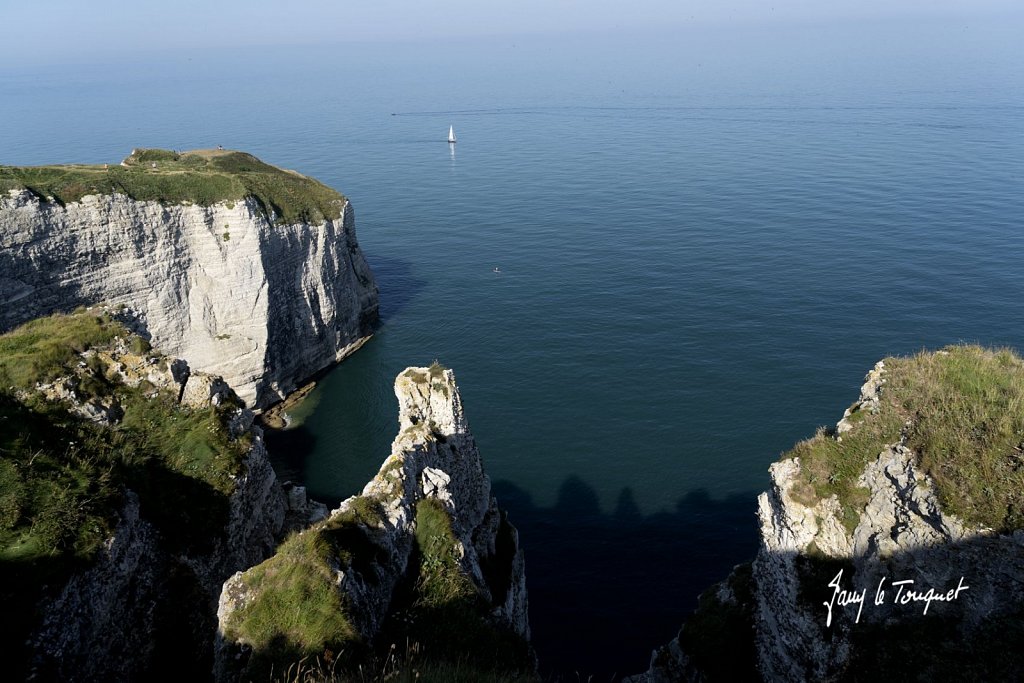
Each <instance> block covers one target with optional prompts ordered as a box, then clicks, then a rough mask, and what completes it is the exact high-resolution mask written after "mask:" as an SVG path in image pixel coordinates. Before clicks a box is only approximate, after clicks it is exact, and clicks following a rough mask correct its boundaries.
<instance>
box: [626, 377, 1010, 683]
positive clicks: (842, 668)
mask: <svg viewBox="0 0 1024 683" xmlns="http://www.w3.org/2000/svg"><path fill="white" fill-rule="evenodd" d="M884 390H885V366H884V363H881V362H880V363H878V364H877V365H876V366H875V368H874V369H873V370H872V371H871V372H870V373H869V374H868V375H867V377H866V381H865V384H864V386H863V387H862V388H861V395H860V398H859V400H858V401H857V402H856V403H855V404H854V406H852V407H851V408H850V409H849V410H847V411H846V414H845V415H844V416H843V419H842V420H840V422H839V423H838V425H837V428H836V430H835V434H836V438H840V439H841V438H843V436H842V435H844V434H847V433H849V432H851V431H852V430H855V429H857V426H856V424H854V423H852V422H851V421H850V420H848V419H847V418H848V417H849V416H850V414H851V413H852V412H854V411H857V410H873V409H874V407H875V406H877V404H878V400H879V395H880V393H881V392H883V391H884ZM917 462H918V458H917V456H916V454H915V453H914V452H913V451H912V450H911V449H909V448H908V447H907V445H906V443H905V441H904V440H903V439H900V440H899V441H898V442H896V443H892V444H889V445H887V446H886V447H885V448H884V449H883V450H882V451H881V452H880V453H879V454H878V456H877V457H876V458H874V459H873V460H872V461H870V462H869V463H868V465H867V466H866V467H865V468H864V470H863V472H862V473H861V475H860V478H859V480H858V484H859V486H860V487H863V488H864V489H866V490H867V503H866V506H865V507H864V509H863V511H861V513H860V517H859V521H858V522H857V524H856V526H855V528H853V529H852V530H850V529H849V528H847V526H845V525H844V524H843V522H842V521H841V515H842V508H841V506H840V504H839V501H838V500H837V499H836V497H835V496H832V497H830V498H826V499H820V498H819V499H816V500H814V501H810V502H809V501H807V500H806V497H805V496H801V495H799V494H798V493H797V490H798V489H799V488H800V487H801V484H802V483H803V478H802V473H801V464H800V461H799V458H790V459H787V460H783V461H780V462H777V463H775V464H773V465H772V466H771V467H770V468H769V471H770V473H771V479H772V485H771V487H770V489H769V490H768V491H766V492H765V493H762V494H761V495H760V496H759V497H758V501H757V516H758V521H759V524H760V535H761V547H760V550H759V552H758V555H757V558H756V559H755V561H754V563H753V580H754V583H753V592H752V597H751V599H750V603H752V604H745V605H743V606H742V607H743V608H744V609H745V610H746V611H747V612H749V614H750V619H749V624H748V631H749V634H748V635H750V634H752V636H753V638H754V639H755V649H756V660H757V664H756V667H757V671H756V672H754V671H751V675H756V676H758V677H760V678H763V679H764V680H769V681H794V682H795V681H808V680H847V679H850V678H856V676H857V675H868V676H869V677H870V672H871V671H874V670H875V669H872V668H870V667H876V669H881V670H883V671H888V672H889V673H888V675H890V676H891V675H894V673H893V672H894V671H900V669H898V668H896V667H899V666H907V665H906V664H905V662H906V661H908V660H911V658H912V657H913V658H917V659H913V660H912V661H915V662H921V661H922V659H921V658H922V657H923V658H924V659H923V661H927V659H928V657H927V656H924V655H921V654H920V653H922V652H925V653H926V652H929V651H930V650H932V649H934V648H936V646H939V645H942V646H946V645H948V641H950V640H954V641H962V642H963V643H965V644H964V645H963V646H961V647H962V649H961V650H959V651H958V650H956V649H953V650H952V651H951V650H949V649H945V650H943V654H942V655H941V656H942V657H944V658H945V659H941V660H939V659H937V658H938V655H937V654H936V659H937V661H942V662H945V663H944V664H939V665H937V666H938V668H935V669H921V668H917V667H919V664H916V663H915V664H914V665H913V667H914V668H916V671H917V673H915V674H914V675H922V676H925V678H932V677H934V676H936V675H941V676H948V675H950V673H951V672H953V671H960V670H961V668H962V667H972V666H975V665H976V663H975V662H974V661H972V660H973V659H974V658H975V657H976V653H977V652H987V655H977V656H981V657H983V658H984V657H987V659H988V661H983V662H981V663H980V664H977V666H978V667H981V668H977V669H974V668H969V669H968V671H972V672H976V671H981V672H984V673H983V674H980V675H981V676H982V679H993V680H995V679H998V678H1000V677H1001V676H1000V675H996V676H995V678H991V677H992V674H991V672H993V671H996V672H1005V671H1011V670H1014V669H1013V668H1012V667H1013V666H1014V664H1013V663H1012V662H1013V661H1016V662H1019V661H1020V649H1019V647H1017V648H1012V647H1011V648H1010V650H1009V651H1007V650H1006V645H1008V644H1010V643H1014V642H1015V643H1016V644H1017V645H1020V643H1021V642H1024V633H1022V631H1021V627H1020V626H1019V624H1020V623H1021V622H1020V620H1021V618H1022V617H1024V531H1016V532H1014V533H1013V534H997V533H995V532H993V531H991V530H989V529H985V528H976V527H971V526H969V525H967V524H965V523H964V522H963V521H962V520H960V519H958V518H957V517H955V516H953V515H951V514H949V513H947V512H945V511H943V509H942V507H941V505H940V501H939V497H938V494H937V491H936V487H935V484H934V482H933V481H932V480H931V478H930V477H929V476H928V475H927V474H926V473H924V472H923V471H921V469H920V468H919V467H918V466H917V464H916V463H917ZM804 490H806V489H804ZM840 572H842V573H841V574H840ZM734 574H735V572H734ZM731 578H732V577H731ZM898 582H906V583H902V584H900V583H898ZM830 584H833V585H830ZM930 589H931V590H932V594H933V595H937V596H941V598H942V599H939V600H934V601H932V602H930V603H929V602H927V601H926V600H925V599H923V596H924V595H925V594H927V593H928V591H929V590H930ZM958 589H959V590H958ZM839 591H845V593H844V594H840V593H839ZM910 591H913V592H914V594H915V595H914V596H913V597H911V596H910V595H909V593H910ZM858 594H860V595H861V600H862V601H863V604H861V602H860V601H859V600H856V598H857V596H858ZM844 598H845V599H849V604H846V605H843V604H842V602H843V600H844ZM851 598H852V599H851ZM829 603H831V609H830V608H829ZM727 604H728V601H727V600H720V601H719V606H718V607H717V608H716V609H721V606H722V605H727ZM926 606H927V612H925V608H926ZM830 615H831V616H830ZM1007 624H1010V625H1014V624H1016V626H1012V627H1011V631H1010V634H1009V635H1007V634H1006V632H1005V630H1004V626H1005V625H1007ZM1007 639H1008V640H1007ZM1000 642H1002V643H1004V645H998V644H995V645H993V643H1000ZM1000 652H1006V653H1007V654H1011V653H1012V654H1013V657H1016V659H1011V660H1010V663H1009V664H1007V665H1006V666H1009V667H1011V668H1010V669H1004V668H1001V667H1003V666H1004V665H1003V664H1001V663H1000V662H999V661H998V660H999V658H1000V657H1002V656H1003V655H1002V654H999V653H1000ZM993 653H995V654H993ZM694 655H695V653H693V652H686V651H684V648H681V647H680V639H678V638H677V639H676V640H674V641H673V642H672V643H670V644H669V645H667V646H663V647H661V648H659V649H658V650H656V651H655V652H654V655H653V657H652V661H651V668H650V669H649V670H648V671H647V672H645V673H644V674H641V675H639V676H635V677H633V678H631V679H629V680H631V681H633V682H634V683H641V682H650V683H654V682H656V681H657V682H659V683H661V682H666V681H674V680H675V681H682V680H686V681H697V680H716V678H715V677H714V676H713V675H712V676H708V675H707V674H708V673H709V672H708V671H706V670H704V669H702V668H700V667H698V666H695V665H694V661H693V660H694ZM878 661H880V662H883V663H882V664H878V663H877V662H878ZM922 671H924V673H922ZM1017 671H1018V672H1019V670H1017ZM865 672H868V673H865ZM908 673H913V672H912V671H910V672H908ZM977 675H979V674H977V673H975V674H970V675H968V678H971V677H972V676H977Z"/></svg>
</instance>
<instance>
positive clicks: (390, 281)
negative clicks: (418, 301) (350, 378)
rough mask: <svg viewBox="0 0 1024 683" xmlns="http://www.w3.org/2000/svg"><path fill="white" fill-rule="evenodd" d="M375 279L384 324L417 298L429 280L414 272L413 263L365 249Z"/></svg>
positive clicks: (381, 320) (381, 318)
mask: <svg viewBox="0 0 1024 683" xmlns="http://www.w3.org/2000/svg"><path fill="white" fill-rule="evenodd" d="M363 252H364V255H365V258H366V262H367V264H368V265H369V266H370V270H371V271H373V279H374V280H376V282H377V288H378V289H379V290H380V291H381V297H380V322H381V324H384V323H386V322H388V320H390V319H391V318H392V317H393V316H395V315H397V314H398V313H400V312H401V311H402V310H403V309H404V308H405V307H406V306H408V305H409V303H410V302H411V301H412V300H413V299H415V298H416V297H417V296H418V295H419V293H420V292H421V291H423V289H424V287H426V285H427V281H426V280H424V279H422V278H419V277H417V276H416V275H414V274H413V270H412V263H410V262H409V261H405V260H403V259H400V258H395V257H393V256H385V255H383V254H380V253H377V252H373V251H370V250H369V249H365V248H364V249H363Z"/></svg>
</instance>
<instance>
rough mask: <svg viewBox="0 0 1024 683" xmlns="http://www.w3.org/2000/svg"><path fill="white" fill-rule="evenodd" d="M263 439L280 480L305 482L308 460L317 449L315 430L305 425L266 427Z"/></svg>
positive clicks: (297, 482)
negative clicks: (289, 427)
mask: <svg viewBox="0 0 1024 683" xmlns="http://www.w3.org/2000/svg"><path fill="white" fill-rule="evenodd" d="M263 439H264V441H265V442H266V445H267V453H268V454H269V456H270V463H271V465H273V467H274V472H275V473H276V474H277V478H278V480H279V481H281V482H287V481H291V482H294V483H296V484H301V483H304V482H305V479H306V477H305V474H304V473H305V468H306V460H307V459H308V458H309V457H310V455H312V453H313V451H314V450H316V442H317V439H316V436H315V435H314V434H313V432H312V431H310V430H309V429H308V428H307V427H306V426H305V425H299V426H298V427H295V428H293V429H287V430H280V429H264V432H263ZM318 500H319V499H318ZM324 502H327V501H324Z"/></svg>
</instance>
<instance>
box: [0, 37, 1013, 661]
mask: <svg viewBox="0 0 1024 683" xmlns="http://www.w3.org/2000/svg"><path fill="white" fill-rule="evenodd" d="M1022 28H1024V27H1022V26H1021V24H1020V22H1019V21H1018V22H1016V23H1014V22H1004V21H987V22H985V21H980V20H979V21H975V20H968V19H963V18H959V19H956V18H947V19H941V20H939V19H933V20H928V21H922V20H917V19H914V18H910V17H908V18H906V19H905V20H902V19H900V20H897V19H890V20H887V21H885V22H881V21H868V20H862V21H859V22H855V21H850V22H843V23H822V24H805V25H801V24H765V25H753V24H741V23H737V24H734V25H718V26H692V27H684V28H680V29H678V30H676V29H671V30H669V29H665V30H661V31H651V32H648V33H632V34H631V33H625V32H618V33H579V34H573V33H551V34H544V33H538V34H535V35H524V36H492V37H489V38H487V39H468V38H466V39H457V40H450V41H433V42H430V41H421V42H415V41H408V42H401V43H388V42H369V41H367V42H360V41H359V40H358V36H354V37H350V39H348V40H346V39H343V38H339V41H338V42H337V43H336V44H317V45H291V46H280V45H255V46H252V47H245V48H231V47H217V46H208V47H202V48H199V47H196V48H190V49H187V50H180V51H176V52H152V53H146V52H140V51H137V50H136V51H134V52H132V53H130V54H129V53H120V52H117V51H111V52H107V53H104V52H102V51H99V52H97V53H96V54H90V55H83V56H81V57H80V58H78V59H76V60H75V61H72V60H68V59H64V60H59V59H55V60H54V61H52V62H49V63H48V62H46V61H45V60H44V61H33V62H32V63H31V64H27V65H25V64H21V65H19V64H16V63H15V64H11V63H7V64H0V164H16V165H31V164H47V163H58V162H88V163H103V162H116V161H119V160H120V159H121V158H123V157H124V156H126V155H127V154H129V153H130V152H131V150H132V148H134V147H162V148H168V149H193V148H209V147H216V146H218V145H223V146H224V147H226V148H229V149H240V150H245V151H248V152H251V153H253V154H255V155H257V156H259V157H260V158H262V159H263V160H265V161H267V162H270V163H273V164H276V165H279V166H282V167H286V168H292V169H296V170H299V171H300V172H302V173H305V174H308V175H311V176H314V177H316V178H318V179H320V180H321V181H323V182H325V183H327V184H328V185H330V186H332V187H334V188H337V189H338V190H340V191H341V192H343V193H344V194H345V195H346V196H347V197H349V198H350V200H351V201H352V205H353V206H354V209H355V217H356V228H357V235H358V238H359V242H360V244H361V246H362V249H363V251H364V252H365V255H366V259H367V261H368V262H369V264H370V267H371V268H372V270H373V272H374V274H375V276H376V279H377V283H378V285H379V287H380V302H381V308H380V310H381V324H380V327H379V329H378V331H377V333H376V335H375V337H374V338H373V339H372V341H370V342H369V343H368V344H367V345H366V346H364V347H363V348H362V349H361V350H360V351H358V352H357V353H356V354H355V355H353V356H352V357H350V358H349V359H347V360H345V361H344V362H342V363H341V364H340V365H339V366H337V367H336V368H335V369H333V370H332V371H330V372H329V373H327V374H326V375H325V376H324V377H322V378H321V379H320V381H319V384H318V386H317V389H316V391H315V392H314V393H313V395H312V396H311V397H310V398H309V399H308V400H307V401H306V402H305V403H304V404H302V405H301V406H300V407H299V408H298V409H296V411H295V413H294V415H293V418H294V424H293V428H292V429H290V430H288V431H285V432H282V433H278V434H273V435H271V436H270V438H269V443H270V446H271V451H272V454H273V457H274V460H275V464H276V466H277V468H278V470H279V473H280V475H281V477H282V478H283V479H290V480H292V481H296V482H301V483H302V484H305V485H306V486H307V487H308V489H309V491H310V493H311V495H312V496H314V497H317V498H319V499H321V500H323V501H325V502H328V503H331V504H336V503H337V502H339V501H340V500H342V499H344V498H346V497H347V496H350V495H352V494H355V493H357V492H358V491H359V490H360V489H361V488H362V486H363V484H364V483H365V482H366V481H367V480H368V479H369V478H370V477H371V476H372V475H373V474H374V473H375V472H376V470H377V468H378V467H379V466H380V464H381V462H382V461H383V460H384V458H385V457H387V455H388V454H389V452H390V443H391V440H392V439H393V438H394V436H395V434H396V432H397V427H398V421H397V410H398V407H397V401H396V399H395V397H394V393H393V388H392V386H393V381H394V378H395V376H396V375H397V374H398V373H399V372H400V371H402V370H403V369H404V368H405V367H407V366H411V365H429V364H430V363H432V362H433V361H435V360H436V361H439V362H440V363H442V364H444V365H446V366H449V367H451V368H453V369H454V371H455V375H456V379H457V381H458V384H459V387H460V389H461V392H462V396H463V400H464V405H465V409H466V413H467V417H468V419H469V423H470V425H471V428H472V430H473V433H474V434H475V436H476V439H477V442H478V445H479V448H480V452H481V454H482V455H483V458H484V463H485V467H486V469H487V471H488V473H489V474H490V477H491V480H492V484H493V492H494V494H495V495H496V496H497V498H498V501H499V503H500V504H501V505H502V506H503V507H505V508H507V509H508V510H509V514H510V518H511V521H512V522H513V523H514V524H515V525H516V526H517V527H518V529H519V532H520V537H521V541H522V545H523V547H524V549H525V556H526V574H527V585H528V589H529V609H530V622H531V628H532V635H533V642H534V645H535V647H536V650H537V653H538V655H539V657H540V662H541V668H542V671H544V672H545V673H546V674H547V675H550V676H561V677H563V678H564V679H565V680H572V681H589V680H592V681H610V680H614V679H616V678H617V677H618V676H621V675H622V674H626V673H635V672H638V671H642V670H644V669H646V667H647V664H648V661H649V658H650V654H651V650H652V649H653V648H654V647H656V646H658V645H660V644H663V643H666V642H667V641H669V640H671V639H672V638H673V637H674V636H675V635H676V633H677V632H678V629H679V626H680V624H681V623H682V622H683V621H684V619H685V618H686V617H687V615H688V614H689V613H691V612H692V610H693V609H694V608H695V607H696V605H697V600H698V597H699V595H700V594H701V592H702V591H704V590H706V589H707V588H709V587H710V586H712V585H713V584H714V583H715V582H717V581H719V580H722V579H723V578H725V577H726V576H727V575H728V573H729V572H730V570H731V569H732V568H733V567H734V566H735V565H737V564H740V563H743V562H747V561H749V560H751V559H752V558H753V557H754V555H755V554H756V552H757V549H758V532H757V523H756V516H755V512H756V508H757V497H758V494H759V493H760V492H762V491H764V490H765V489H766V487H767V486H768V485H769V477H768V466H769V465H770V464H771V463H772V462H774V461H775V460H776V459H777V458H778V457H779V455H780V454H781V453H783V452H785V451H786V450H787V449H789V448H790V447H791V446H792V445H793V444H794V443H796V442H798V441H800V440H801V439H804V438H807V437H809V436H812V435H813V434H814V432H815V430H816V428H817V427H819V426H821V425H828V424H834V423H835V422H836V421H837V420H838V419H839V418H840V417H841V415H842V412H843V409H844V408H845V407H846V406H848V405H849V404H850V403H851V402H853V401H854V400H855V399H856V398H857V396H858V388H859V386H860V384H861V382H862V381H863V377H864V375H865V373H866V372H867V371H868V370H869V369H871V367H872V366H873V365H874V363H875V362H876V361H878V360H879V359H882V358H884V357H886V356H889V355H905V354H913V353H917V352H919V351H921V350H924V349H938V348H941V347H943V346H945V345H948V344H960V343H979V344H983V345H987V346H996V347H1003V346H1007V347H1011V348H1014V349H1017V350H1020V351H1024V306H1022V301H1024V47H1022V46H1024V43H1021V42H1020V40H1019V36H1020V35H1021V29H1022ZM270 33H271V32H268V35H270ZM339 35H340V36H343V33H340V34H339ZM449 126H453V127H454V129H455V133H456V135H457V136H458V143H457V144H455V145H449V144H448V143H447V141H446V138H447V133H448V128H449Z"/></svg>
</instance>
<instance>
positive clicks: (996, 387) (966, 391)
mask: <svg viewBox="0 0 1024 683" xmlns="http://www.w3.org/2000/svg"><path fill="white" fill-rule="evenodd" d="M883 377H884V379H885V383H884V384H883V385H882V389H881V395H880V402H879V406H878V410H877V411H875V412H871V411H869V410H857V411H854V412H853V413H852V414H851V415H850V417H849V418H848V420H849V421H850V422H851V423H853V425H854V428H853V429H852V430H851V431H849V432H847V433H845V434H843V435H842V439H841V440H837V439H836V438H835V437H834V436H832V435H831V434H830V433H829V432H828V431H827V430H819V432H818V434H817V435H815V436H814V437H813V438H811V439H808V440H806V441H803V442H801V443H799V444H797V445H796V446H795V447H794V448H793V449H792V450H791V451H789V452H788V453H786V454H785V455H784V456H783V457H794V456H798V457H799V458H800V463H801V470H802V472H803V476H804V479H805V481H804V482H803V484H802V492H799V491H798V492H797V493H801V495H800V497H801V498H805V499H806V501H805V502H811V501H812V500H813V499H815V498H825V497H828V496H830V495H833V494H835V495H837V496H838V497H839V501H840V502H841V503H842V504H843V507H844V515H845V516H846V519H845V520H844V521H845V522H846V523H847V526H848V527H850V528H852V527H853V526H855V525H856V520H857V519H858V518H859V516H860V511H861V510H862V509H863V507H864V505H865V504H866V503H867V499H866V496H867V492H866V489H863V488H860V487H859V486H858V485H857V479H858V477H859V476H860V473H861V472H863V471H864V468H865V466H866V465H867V464H868V463H869V462H870V461H872V460H874V459H875V458H876V457H878V454H879V453H880V452H881V451H882V450H883V449H884V448H885V447H886V446H887V445H889V444H894V443H897V442H899V440H900V438H901V437H903V438H905V439H906V445H907V447H909V448H910V449H912V450H913V451H914V453H916V454H917V457H918V464H919V465H920V466H921V467H922V468H923V469H924V470H925V471H926V472H927V473H928V474H929V476H931V477H932V479H933V480H934V482H935V485H936V488H937V490H938V495H939V500H940V502H941V503H942V505H943V508H944V509H945V510H946V511H948V512H951V513H953V514H954V515H957V516H958V517H960V518H961V519H963V520H965V521H966V522H968V523H971V524H975V525H982V526H986V527H989V528H992V529H995V530H996V531H1000V532H1009V531H1013V530H1015V529H1020V528H1024V361H1022V360H1021V358H1020V357H1019V356H1017V355H1016V354H1015V353H1013V352H1012V351H1009V350H1006V349H1002V350H991V349H984V348H981V347H979V346H966V345H965V346H950V347H947V348H945V349H943V350H941V351H937V352H934V353H925V352H922V353H919V354H917V355H916V356H912V357H909V358H887V359H885V374H884V375H883Z"/></svg>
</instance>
